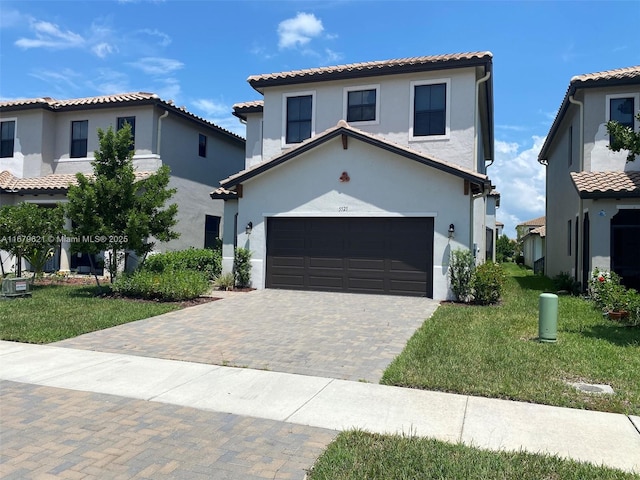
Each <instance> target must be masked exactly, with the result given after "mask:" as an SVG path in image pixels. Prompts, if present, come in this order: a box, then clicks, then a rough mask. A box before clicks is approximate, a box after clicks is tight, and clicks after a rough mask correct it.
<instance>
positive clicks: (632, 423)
mask: <svg viewBox="0 0 640 480" xmlns="http://www.w3.org/2000/svg"><path fill="white" fill-rule="evenodd" d="M626 417H627V419H628V420H629V421H630V422H631V426H632V427H633V428H634V430H635V431H636V432H638V435H640V426H638V425H636V424H635V423H634V422H633V420H631V416H630V415H627V416H626Z"/></svg>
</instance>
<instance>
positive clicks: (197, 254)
mask: <svg viewBox="0 0 640 480" xmlns="http://www.w3.org/2000/svg"><path fill="white" fill-rule="evenodd" d="M142 270H146V271H149V272H155V273H162V272H164V271H167V270H175V271H182V270H192V271H194V272H202V273H204V274H205V275H206V276H207V278H208V279H209V280H213V279H214V278H216V277H217V276H218V275H220V272H221V271H222V254H221V252H220V251H219V250H211V249H208V248H200V249H196V248H189V249H187V250H178V251H175V252H166V253H157V254H155V255H151V256H149V257H147V258H146V259H145V261H144V263H143V264H142Z"/></svg>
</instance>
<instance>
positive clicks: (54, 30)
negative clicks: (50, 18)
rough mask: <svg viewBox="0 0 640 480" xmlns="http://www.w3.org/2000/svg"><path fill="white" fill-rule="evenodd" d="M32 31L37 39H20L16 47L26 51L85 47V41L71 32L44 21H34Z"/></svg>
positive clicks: (31, 26)
mask: <svg viewBox="0 0 640 480" xmlns="http://www.w3.org/2000/svg"><path fill="white" fill-rule="evenodd" d="M30 28H31V30H33V32H34V34H35V38H19V39H18V40H16V42H15V44H16V46H18V47H20V48H24V49H28V48H54V49H58V48H75V47H83V46H84V45H85V39H84V38H83V37H82V36H81V35H79V34H77V33H74V32H72V31H70V30H67V31H63V30H61V29H60V27H58V25H56V24H54V23H50V22H44V21H32V22H31V25H30Z"/></svg>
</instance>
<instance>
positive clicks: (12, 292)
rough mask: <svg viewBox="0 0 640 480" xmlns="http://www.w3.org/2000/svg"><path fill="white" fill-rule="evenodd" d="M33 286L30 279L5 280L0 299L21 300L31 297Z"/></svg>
mask: <svg viewBox="0 0 640 480" xmlns="http://www.w3.org/2000/svg"><path fill="white" fill-rule="evenodd" d="M30 287H31V285H30V284H29V279H28V278H22V277H17V278H3V279H2V292H0V298H5V299H6V298H19V297H30V296H31V288H30Z"/></svg>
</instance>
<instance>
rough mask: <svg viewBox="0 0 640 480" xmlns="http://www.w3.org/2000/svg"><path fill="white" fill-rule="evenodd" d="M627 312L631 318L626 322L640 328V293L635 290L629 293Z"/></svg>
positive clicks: (630, 290)
mask: <svg viewBox="0 0 640 480" xmlns="http://www.w3.org/2000/svg"><path fill="white" fill-rule="evenodd" d="M627 310H628V311H629V316H628V317H627V318H626V319H624V321H626V323H627V324H629V325H632V326H635V327H638V326H640V293H638V292H637V291H636V290H634V289H629V290H628V291H627Z"/></svg>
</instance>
